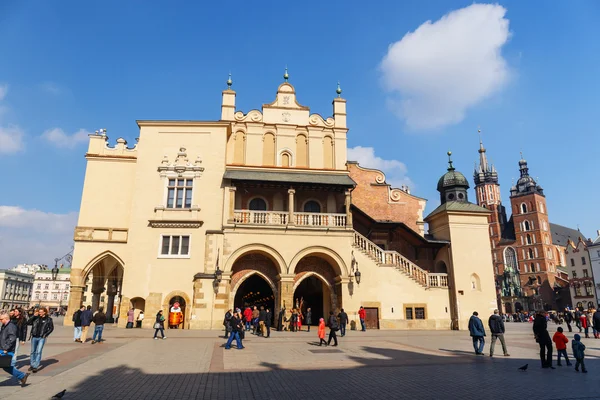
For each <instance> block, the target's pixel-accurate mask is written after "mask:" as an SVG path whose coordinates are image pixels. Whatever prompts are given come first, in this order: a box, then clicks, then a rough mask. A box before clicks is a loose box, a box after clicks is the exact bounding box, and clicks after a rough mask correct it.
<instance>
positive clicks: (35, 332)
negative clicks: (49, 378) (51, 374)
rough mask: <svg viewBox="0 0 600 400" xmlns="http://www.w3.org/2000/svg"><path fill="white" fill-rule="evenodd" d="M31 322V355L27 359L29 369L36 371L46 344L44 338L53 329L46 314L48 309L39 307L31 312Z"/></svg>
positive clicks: (50, 320)
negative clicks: (35, 311)
mask: <svg viewBox="0 0 600 400" xmlns="http://www.w3.org/2000/svg"><path fill="white" fill-rule="evenodd" d="M30 324H31V357H30V361H29V370H31V371H33V372H37V371H38V369H39V368H40V363H41V362H42V351H43V350H44V345H45V344H46V339H48V336H50V334H51V333H52V332H53V331H54V323H53V322H52V318H50V317H49V316H48V310H46V309H45V308H43V307H42V308H40V309H39V310H38V311H37V315H36V313H34V314H33V318H31V320H30Z"/></svg>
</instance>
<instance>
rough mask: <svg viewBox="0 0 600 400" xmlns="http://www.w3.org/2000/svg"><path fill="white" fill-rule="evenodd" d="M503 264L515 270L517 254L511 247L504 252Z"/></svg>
mask: <svg viewBox="0 0 600 400" xmlns="http://www.w3.org/2000/svg"><path fill="white" fill-rule="evenodd" d="M504 264H505V265H506V266H507V267H509V268H512V269H513V270H516V269H517V252H516V251H515V249H513V248H512V247H507V248H506V249H505V250H504Z"/></svg>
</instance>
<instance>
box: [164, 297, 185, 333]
mask: <svg viewBox="0 0 600 400" xmlns="http://www.w3.org/2000/svg"><path fill="white" fill-rule="evenodd" d="M185 307H186V304H185V299H184V298H183V297H181V296H173V297H171V300H169V319H168V321H169V329H183V327H184V326H185Z"/></svg>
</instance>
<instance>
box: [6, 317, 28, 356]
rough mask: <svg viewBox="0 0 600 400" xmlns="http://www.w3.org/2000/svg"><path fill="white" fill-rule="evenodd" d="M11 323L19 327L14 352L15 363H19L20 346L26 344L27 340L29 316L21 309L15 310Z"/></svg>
mask: <svg viewBox="0 0 600 400" xmlns="http://www.w3.org/2000/svg"><path fill="white" fill-rule="evenodd" d="M10 321H11V322H12V323H13V324H15V325H16V327H17V343H16V345H15V351H14V356H13V359H14V362H15V364H16V362H17V354H18V352H19V345H23V344H25V341H26V340H27V315H26V314H25V313H24V312H23V311H22V310H21V309H20V308H15V310H14V312H13V316H12V318H11V319H10Z"/></svg>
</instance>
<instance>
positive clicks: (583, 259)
mask: <svg viewBox="0 0 600 400" xmlns="http://www.w3.org/2000/svg"><path fill="white" fill-rule="evenodd" d="M581 265H585V257H581Z"/></svg>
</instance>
